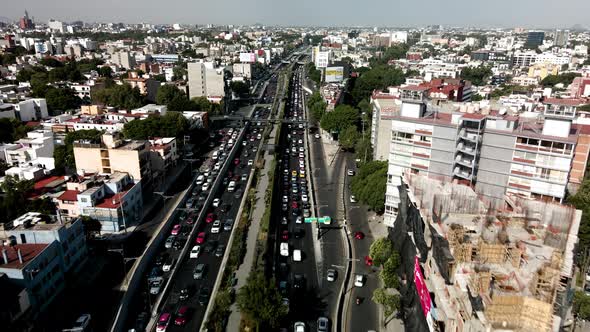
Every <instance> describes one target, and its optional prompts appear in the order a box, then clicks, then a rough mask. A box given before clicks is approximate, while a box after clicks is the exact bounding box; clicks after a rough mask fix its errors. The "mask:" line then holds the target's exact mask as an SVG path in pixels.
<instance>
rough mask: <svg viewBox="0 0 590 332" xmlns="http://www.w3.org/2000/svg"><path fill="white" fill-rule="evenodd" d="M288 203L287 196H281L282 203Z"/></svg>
mask: <svg viewBox="0 0 590 332" xmlns="http://www.w3.org/2000/svg"><path fill="white" fill-rule="evenodd" d="M288 201H289V196H287V195H283V203H287V202H288Z"/></svg>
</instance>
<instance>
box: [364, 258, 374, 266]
mask: <svg viewBox="0 0 590 332" xmlns="http://www.w3.org/2000/svg"><path fill="white" fill-rule="evenodd" d="M365 264H367V265H368V266H373V259H372V258H371V256H365Z"/></svg>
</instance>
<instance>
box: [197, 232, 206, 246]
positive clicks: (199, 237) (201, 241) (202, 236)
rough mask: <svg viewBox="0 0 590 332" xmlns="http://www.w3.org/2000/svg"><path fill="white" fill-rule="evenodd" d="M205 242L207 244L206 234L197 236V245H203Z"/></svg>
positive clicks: (202, 233)
mask: <svg viewBox="0 0 590 332" xmlns="http://www.w3.org/2000/svg"><path fill="white" fill-rule="evenodd" d="M203 242H205V232H201V233H199V235H197V244H201V243H203Z"/></svg>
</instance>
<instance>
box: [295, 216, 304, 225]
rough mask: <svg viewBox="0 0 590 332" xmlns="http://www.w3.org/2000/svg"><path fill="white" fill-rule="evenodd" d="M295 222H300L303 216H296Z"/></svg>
mask: <svg viewBox="0 0 590 332" xmlns="http://www.w3.org/2000/svg"><path fill="white" fill-rule="evenodd" d="M295 223H296V224H301V223H303V218H301V216H297V219H295Z"/></svg>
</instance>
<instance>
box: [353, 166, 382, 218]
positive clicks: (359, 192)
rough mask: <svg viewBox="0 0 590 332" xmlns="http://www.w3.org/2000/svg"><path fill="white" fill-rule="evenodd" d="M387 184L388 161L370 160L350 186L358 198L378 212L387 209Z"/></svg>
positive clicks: (360, 169) (361, 168)
mask: <svg viewBox="0 0 590 332" xmlns="http://www.w3.org/2000/svg"><path fill="white" fill-rule="evenodd" d="M386 186H387V162H385V161H370V162H366V163H364V164H363V165H362V166H361V167H360V168H359V172H358V174H357V176H355V177H354V178H353V179H352V181H351V185H350V188H351V190H352V192H353V193H354V194H355V195H356V196H357V198H358V199H359V200H360V201H361V202H363V203H365V204H367V205H368V206H369V208H371V209H373V210H374V211H375V212H377V213H383V211H384V210H385V190H386Z"/></svg>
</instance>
